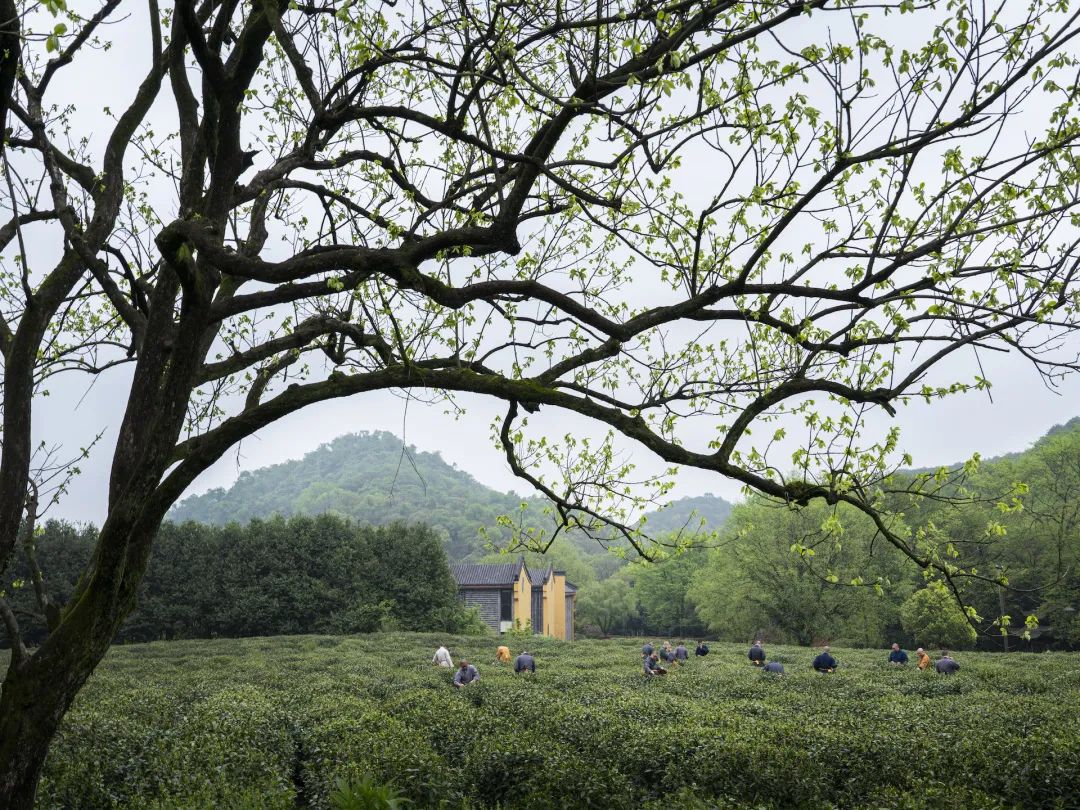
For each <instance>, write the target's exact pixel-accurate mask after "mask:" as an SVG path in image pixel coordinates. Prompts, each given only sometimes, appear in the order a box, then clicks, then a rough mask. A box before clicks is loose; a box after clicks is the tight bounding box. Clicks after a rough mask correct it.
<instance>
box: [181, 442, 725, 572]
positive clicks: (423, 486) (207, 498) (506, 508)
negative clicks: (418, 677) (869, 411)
mask: <svg viewBox="0 0 1080 810" xmlns="http://www.w3.org/2000/svg"><path fill="white" fill-rule="evenodd" d="M522 500H523V498H522V497H521V496H520V495H517V494H515V493H509V492H498V491H496V490H494V489H491V488H490V487H486V486H484V485H483V484H481V483H479V482H478V481H477V480H476V479H475V478H473V477H472V476H471V475H469V474H468V473H466V472H463V471H461V470H459V469H456V468H455V467H454V466H452V465H451V464H448V463H447V462H445V461H444V460H443V459H442V457H441V456H440V455H439V454H438V453H426V452H423V451H421V450H417V449H416V448H415V447H412V446H410V447H408V448H407V450H406V451H405V452H404V453H403V452H402V444H401V440H400V439H399V438H398V437H396V436H394V435H393V434H392V433H386V432H375V433H367V432H363V433H353V434H348V435H345V436H340V437H338V438H337V439H335V440H334V441H332V442H329V443H328V444H324V445H322V446H321V447H319V448H318V449H316V450H313V451H312V452H310V453H308V454H307V455H305V456H304V457H303V458H302V459H299V460H296V461H286V462H284V463H282V464H275V465H273V466H271V467H263V468H262V469H258V470H254V471H251V472H243V473H241V474H240V477H239V478H238V479H237V481H236V483H235V484H233V485H232V486H231V487H229V488H228V489H222V488H217V489H212V490H210V491H208V492H206V493H204V494H202V495H193V496H191V497H189V498H186V499H185V500H183V501H181V502H180V503H178V504H177V505H176V506H175V507H174V508H173V510H172V511H171V512H170V513H169V519H170V520H172V521H174V522H182V521H185V520H195V521H198V522H200V523H211V524H217V525H221V524H225V523H229V522H232V521H237V522H240V523H247V522H248V521H249V520H251V519H252V518H266V517H269V516H270V515H273V514H281V515H285V516H291V515H317V514H323V513H332V514H338V515H342V516H344V517H350V518H353V519H354V520H356V521H358V522H361V523H369V524H373V525H378V526H381V525H385V524H387V523H391V522H393V521H395V520H401V521H406V522H421V523H426V524H428V525H430V526H433V527H434V528H436V529H437V530H439V531H440V532H443V533H444V534H445V536H446V538H447V548H446V551H447V555H448V556H449V557H450V559H451V560H455V561H459V560H465V559H477V558H479V557H480V556H482V555H484V554H486V553H487V550H486V549H485V548H484V543H483V541H482V540H481V538H480V536H479V530H480V528H481V527H483V528H484V529H486V530H487V532H488V534H489V536H492V537H493V538H494V539H496V540H497V541H498V540H506V539H508V538H507V536H506V535H505V534H504V533H502V532H501V530H500V529H499V528H498V526H497V522H496V521H497V518H498V516H499V515H502V514H513V513H515V512H517V511H518V509H519V508H520V506H521V503H522ZM528 500H529V501H530V503H532V504H533V505H534V506H535V509H536V512H537V515H539V514H540V510H541V509H542V508H543V507H542V504H543V502H542V501H541V500H540V499H536V498H533V499H528ZM695 509H696V510H697V512H698V513H699V514H700V515H702V516H703V517H705V519H706V520H707V521H708V524H709V526H711V527H714V528H716V527H718V526H719V525H720V524H721V523H722V522H723V520H724V519H726V517H727V515H728V513H729V512H730V511H731V504H729V503H728V502H727V501H725V500H724V499H723V498H717V497H715V496H711V495H706V496H701V497H697V498H683V499H681V500H678V501H674V502H673V503H672V504H671V505H669V506H668V507H666V508H664V509H663V510H661V511H660V512H658V513H654V514H653V515H651V516H650V519H649V523H648V526H649V529H650V530H652V531H658V532H666V531H675V530H678V529H680V528H682V527H683V526H686V525H689V527H690V528H697V525H698V520H697V519H696V518H694V519H693V520H691V517H690V514H691V512H692V511H693V510H695ZM582 540H583V541H584V540H585V538H582ZM580 545H581V547H582V550H583V551H585V552H586V553H590V552H599V551H601V548H600V546H599V545H598V544H597V543H595V541H592V540H588V541H587V542H581V543H580Z"/></svg>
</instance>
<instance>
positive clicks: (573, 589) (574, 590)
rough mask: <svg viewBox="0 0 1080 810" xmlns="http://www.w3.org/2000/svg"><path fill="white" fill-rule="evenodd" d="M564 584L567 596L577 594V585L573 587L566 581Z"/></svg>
mask: <svg viewBox="0 0 1080 810" xmlns="http://www.w3.org/2000/svg"><path fill="white" fill-rule="evenodd" d="M565 582H566V593H567V594H571V593H577V585H575V584H574V583H573V582H571V581H570V580H568V579H567V580H565Z"/></svg>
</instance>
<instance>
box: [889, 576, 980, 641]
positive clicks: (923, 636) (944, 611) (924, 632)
mask: <svg viewBox="0 0 1080 810" xmlns="http://www.w3.org/2000/svg"><path fill="white" fill-rule="evenodd" d="M900 621H901V623H902V624H903V626H904V632H905V633H907V634H908V635H909V636H911V637H912V638H913V639H915V640H916V642H917V643H918V644H920V645H921V646H923V647H945V648H950V649H954V650H966V649H969V648H971V647H973V646H974V645H975V639H976V638H977V635H976V633H975V629H974V628H973V627H972V626H971V625H970V624H969V623H968V621H967V618H966V617H965V616H964V614H963V613H961V612H960V608H958V607H957V606H956V602H955V601H954V599H953V596H952V594H950V593H949V592H948V590H946V588H945V585H944V584H943V583H942V582H940V581H938V580H935V581H933V582H931V583H930V584H929V585H927V586H926V587H925V588H923V589H922V590H920V591H916V592H915V593H913V594H912V595H911V596H910V597H908V599H907V601H905V602H904V604H903V605H901V606H900Z"/></svg>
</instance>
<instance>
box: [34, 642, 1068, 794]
mask: <svg viewBox="0 0 1080 810" xmlns="http://www.w3.org/2000/svg"><path fill="white" fill-rule="evenodd" d="M440 641H447V639H445V638H444V637H443V636H436V635H414V634H403V633H398V634H381V635H372V636H365V637H355V638H348V637H345V638H343V637H312V636H308V637H292V638H273V639H262V638H260V639H239V640H223V639H222V640H212V641H198V642H196V641H189V642H169V643H162V642H157V643H153V644H146V645H125V646H120V647H117V648H115V649H114V650H113V651H112V652H111V653H110V655H109V657H108V658H107V659H106V661H105V662H104V663H103V665H102V666H101V668H100V669H99V671H98V672H97V673H96V674H95V675H94V676H93V677H92V678H91V679H90V681H89V683H88V684H87V687H86V689H85V691H84V692H83V693H82V694H80V696H79V698H78V699H77V700H76V702H75V705H74V706H73V708H72V710H71V712H70V714H69V715H68V717H67V718H66V719H65V721H64V723H63V725H62V727H61V730H60V733H59V735H58V737H57V739H56V742H55V744H54V746H53V748H52V752H51V754H50V757H49V760H48V762H47V765H46V770H45V775H44V779H43V781H42V786H41V794H40V807H42V808H43V810H45V809H46V808H61V807H79V808H81V809H82V810H98V808H102V809H104V808H131V809H132V810H134V808H143V807H151V808H160V810H164V809H165V808H171V810H181V808H211V807H214V808H217V807H224V808H236V809H237V810H239V808H242V807H268V808H282V810H284V808H287V807H294V806H308V807H312V808H318V809H319V810H325V809H326V808H331V807H392V806H394V805H393V804H389V803H388V802H391V801H392V800H394V799H397V800H398V801H399V803H400V801H402V800H405V799H408V800H410V801H411V802H412V805H410V806H417V807H438V806H445V807H454V808H459V807H478V808H494V807H502V808H509V807H513V808H518V807H521V808H538V809H539V808H550V807H567V806H571V805H572V806H574V807H597V808H614V810H620V808H637V807H650V808H661V807H670V806H671V803H672V801H674V797H687V804H686V805H685V806H687V807H702V808H704V807H709V808H716V807H720V808H751V807H754V808H777V809H779V808H786V807H827V806H835V807H855V806H860V807H887V808H910V809H911V810H914V808H915V807H917V806H922V805H921V804H920V803H919V802H916V801H914V799H920V800H930V799H935V800H938V799H940V800H941V803H942V806H947V807H950V808H973V810H974V808H980V809H981V808H986V807H997V806H1003V807H1004V806H1016V805H1021V804H1022V805H1023V806H1024V807H1032V808H1047V810H1050V808H1062V807H1066V806H1069V802H1070V801H1071V800H1072V797H1074V796H1076V795H1080V767H1078V766H1080V740H1078V738H1077V736H1076V733H1075V728H1076V722H1077V720H1078V718H1080V698H1078V696H1080V688H1078V687H1080V680H1078V679H1077V676H1076V661H1075V655H1070V654H1063V653H1048V654H1044V655H1039V656H1028V655H1025V656H1022V657H1021V656H1019V655H1017V656H1012V657H1009V658H1004V657H1002V656H1000V655H988V654H985V653H967V654H963V655H962V656H961V657H960V660H961V663H962V666H963V669H962V670H961V673H960V674H959V675H956V676H953V677H949V678H946V677H944V676H938V675H936V674H933V673H920V672H918V671H917V670H915V669H914V668H905V669H897V668H894V667H890V666H889V665H888V664H887V663H886V657H887V650H884V649H881V650H854V649H835V648H834V653H835V654H836V656H837V658H838V659H839V661H840V669H839V670H838V671H837V672H836V674H835V675H833V676H831V677H829V678H823V677H821V676H819V675H817V674H815V673H813V672H812V671H811V669H810V660H811V658H812V656H813V651H812V650H809V649H806V648H799V647H784V646H777V645H770V646H769V650H768V652H769V656H770V658H774V659H776V660H780V661H782V662H784V664H785V667H786V670H787V673H786V675H785V677H784V678H783V679H772V678H766V677H764V676H762V674H761V673H760V672H758V671H756V670H755V669H754V668H753V667H750V666H748V665H747V663H746V660H745V648H744V647H743V646H742V645H733V644H726V643H722V642H718V643H715V644H713V645H712V653H711V654H710V655H709V656H708V657H707V658H704V659H694V660H691V661H690V663H688V664H687V665H685V666H683V667H680V668H678V669H676V670H675V671H674V672H673V673H672V674H671V675H669V676H668V677H667V678H665V679H657V680H652V681H646V680H644V679H643V678H642V676H641V674H640V672H639V658H640V655H639V648H640V644H641V640H640V639H626V640H620V641H584V642H576V643H574V644H566V643H565V642H558V641H555V640H550V639H542V638H533V639H532V641H531V642H530V647H529V649H530V650H532V651H534V652H535V655H536V657H537V661H538V671H537V674H536V676H535V677H533V678H529V679H522V678H520V677H515V676H514V675H513V673H512V672H510V671H509V669H508V668H505V667H495V666H484V665H483V664H481V665H480V669H481V676H482V680H481V682H480V683H479V684H477V685H475V686H472V687H470V688H469V689H467V690H461V691H459V690H455V689H453V688H452V687H451V686H450V679H451V673H449V672H448V671H446V670H442V669H440V668H438V667H435V666H432V665H431V664H430V663H429V661H430V657H431V652H432V650H433V649H434V648H435V646H437V644H438V643H439V642H440ZM449 646H450V648H451V650H452V652H453V654H454V655H455V657H466V658H469V659H470V660H475V661H480V662H483V661H485V660H490V656H491V652H492V642H491V641H490V640H487V639H469V638H460V637H459V638H452V639H449ZM1019 663H1022V666H1020V665H1018V664H1019ZM946 731H947V733H945V732H946ZM939 732H942V733H939ZM584 752H587V759H584V760H583V753H584ZM391 785H392V786H393V788H390V787H389V786H391ZM691 795H692V796H693V799H692V800H691V798H690V797H691ZM347 802H351V803H347ZM363 802H369V803H367V804H365V803H363ZM380 802H382V803H380ZM695 802H696V804H695ZM680 806H683V805H680Z"/></svg>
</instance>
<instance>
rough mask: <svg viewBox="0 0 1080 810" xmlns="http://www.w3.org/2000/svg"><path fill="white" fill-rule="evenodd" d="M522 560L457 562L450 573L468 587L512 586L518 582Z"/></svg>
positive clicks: (459, 583) (458, 582) (459, 582)
mask: <svg viewBox="0 0 1080 810" xmlns="http://www.w3.org/2000/svg"><path fill="white" fill-rule="evenodd" d="M522 565H523V563H522V561H521V560H520V559H519V560H518V561H517V562H512V563H455V564H453V565H451V566H450V573H451V574H453V575H454V579H455V580H456V581H457V584H458V585H461V586H466V587H489V588H510V587H512V586H513V585H514V583H515V582H517V578H518V574H519V573H520V572H521V566H522Z"/></svg>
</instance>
